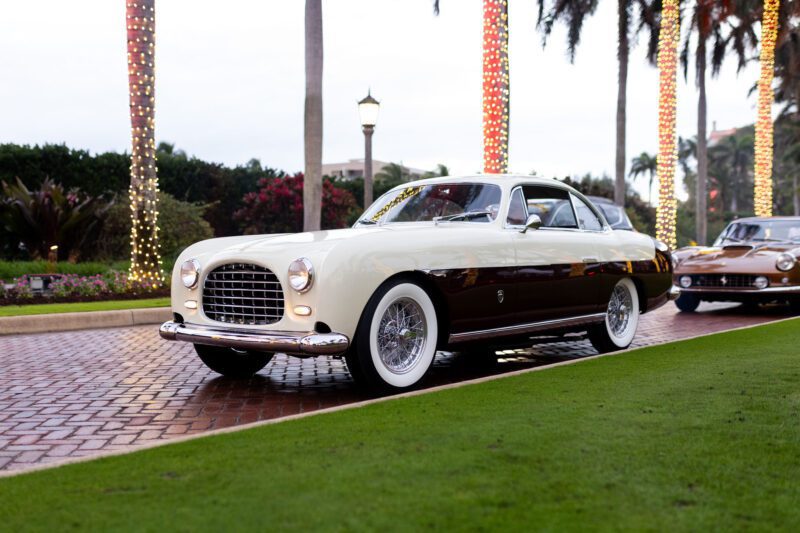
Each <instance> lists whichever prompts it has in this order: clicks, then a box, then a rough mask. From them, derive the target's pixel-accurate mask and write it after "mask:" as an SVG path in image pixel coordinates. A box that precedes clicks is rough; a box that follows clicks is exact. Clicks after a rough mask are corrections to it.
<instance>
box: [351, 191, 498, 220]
mask: <svg viewBox="0 0 800 533" xmlns="http://www.w3.org/2000/svg"><path fill="white" fill-rule="evenodd" d="M500 196H501V195H500V187H499V186H497V185H490V184H485V183H437V184H435V185H420V186H417V187H406V188H405V189H397V190H394V191H390V192H388V193H387V194H385V195H383V196H382V197H381V198H379V199H378V200H377V201H376V202H375V203H374V204H372V205H371V206H370V208H369V209H367V211H366V212H365V213H364V216H362V217H361V219H359V221H358V222H357V224H388V223H392V222H426V221H432V220H434V219H442V220H453V221H456V220H457V221H459V222H478V223H480V222H484V223H486V222H491V221H492V220H494V219H495V218H497V213H498V211H499V209H500ZM442 217H444V218H442Z"/></svg>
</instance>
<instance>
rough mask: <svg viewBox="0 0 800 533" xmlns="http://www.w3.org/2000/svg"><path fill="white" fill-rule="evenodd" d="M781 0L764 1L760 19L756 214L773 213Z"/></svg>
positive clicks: (755, 187) (756, 131) (754, 187)
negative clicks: (775, 86) (774, 84)
mask: <svg viewBox="0 0 800 533" xmlns="http://www.w3.org/2000/svg"><path fill="white" fill-rule="evenodd" d="M779 10H780V0H764V11H763V13H762V20H761V53H760V54H759V63H760V65H761V76H759V80H758V116H757V118H756V127H755V134H756V137H755V162H754V169H755V175H754V176H753V208H754V209H753V210H754V211H755V214H756V216H760V217H769V216H772V164H773V154H774V151H773V143H774V130H773V123H772V102H773V99H774V93H773V92H772V79H773V76H774V73H775V41H776V39H777V32H778V11H779Z"/></svg>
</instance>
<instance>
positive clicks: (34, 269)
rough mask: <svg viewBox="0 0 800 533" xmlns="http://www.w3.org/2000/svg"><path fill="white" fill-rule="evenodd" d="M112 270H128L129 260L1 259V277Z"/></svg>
mask: <svg viewBox="0 0 800 533" xmlns="http://www.w3.org/2000/svg"><path fill="white" fill-rule="evenodd" d="M112 270H128V262H127V261H116V262H112V263H99V262H80V263H67V262H59V263H50V262H48V261H42V260H40V261H0V278H3V279H14V278H18V277H20V276H24V275H25V274H78V275H81V276H93V275H95V274H106V273H108V272H110V271H112Z"/></svg>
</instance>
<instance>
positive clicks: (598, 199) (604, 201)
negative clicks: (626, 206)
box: [586, 195, 617, 205]
mask: <svg viewBox="0 0 800 533" xmlns="http://www.w3.org/2000/svg"><path fill="white" fill-rule="evenodd" d="M586 198H588V199H589V200H591V201H593V202H594V203H596V204H603V205H617V204H615V203H614V200H611V199H609V198H606V197H605V196H594V195H591V196H589V195H587V196H586Z"/></svg>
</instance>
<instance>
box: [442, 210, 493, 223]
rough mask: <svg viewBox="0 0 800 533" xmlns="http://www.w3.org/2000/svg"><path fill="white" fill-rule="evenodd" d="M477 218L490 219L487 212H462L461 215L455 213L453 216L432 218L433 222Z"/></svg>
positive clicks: (489, 214)
mask: <svg viewBox="0 0 800 533" xmlns="http://www.w3.org/2000/svg"><path fill="white" fill-rule="evenodd" d="M479 217H489V218H491V217H492V213H490V212H489V211H464V212H463V213H456V214H455V215H447V216H441V217H433V221H434V222H452V221H454V220H469V219H472V218H479Z"/></svg>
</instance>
